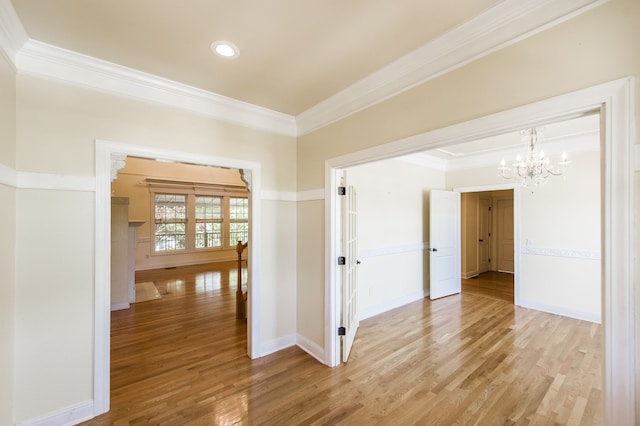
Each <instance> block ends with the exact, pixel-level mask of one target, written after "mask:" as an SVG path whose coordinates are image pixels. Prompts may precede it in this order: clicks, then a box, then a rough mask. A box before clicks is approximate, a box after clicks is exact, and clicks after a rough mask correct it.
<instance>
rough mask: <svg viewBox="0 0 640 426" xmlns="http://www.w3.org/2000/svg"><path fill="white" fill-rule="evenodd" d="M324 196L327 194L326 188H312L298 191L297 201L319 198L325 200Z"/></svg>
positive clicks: (316, 199)
mask: <svg viewBox="0 0 640 426" xmlns="http://www.w3.org/2000/svg"><path fill="white" fill-rule="evenodd" d="M324 196H325V190H324V188H321V189H312V190H309V191H302V192H298V194H297V198H296V200H297V201H318V200H324Z"/></svg>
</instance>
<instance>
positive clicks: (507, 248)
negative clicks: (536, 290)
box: [496, 199, 514, 273]
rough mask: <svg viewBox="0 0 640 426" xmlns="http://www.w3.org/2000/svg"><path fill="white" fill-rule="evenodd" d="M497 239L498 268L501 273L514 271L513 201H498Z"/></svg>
mask: <svg viewBox="0 0 640 426" xmlns="http://www.w3.org/2000/svg"><path fill="white" fill-rule="evenodd" d="M496 210H497V216H498V217H497V221H498V230H497V234H498V235H497V237H498V238H497V239H498V262H497V267H498V271H500V272H511V273H513V271H514V253H513V250H514V242H513V238H514V231H513V229H514V227H513V199H510V200H498V201H497V206H496Z"/></svg>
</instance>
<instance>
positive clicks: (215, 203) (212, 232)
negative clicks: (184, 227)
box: [195, 195, 222, 249]
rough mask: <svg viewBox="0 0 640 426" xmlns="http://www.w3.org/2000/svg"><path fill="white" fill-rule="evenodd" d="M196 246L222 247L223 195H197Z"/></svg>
mask: <svg viewBox="0 0 640 426" xmlns="http://www.w3.org/2000/svg"><path fill="white" fill-rule="evenodd" d="M195 202H196V248H197V249H199V248H207V247H222V197H210V196H202V195H196V197H195Z"/></svg>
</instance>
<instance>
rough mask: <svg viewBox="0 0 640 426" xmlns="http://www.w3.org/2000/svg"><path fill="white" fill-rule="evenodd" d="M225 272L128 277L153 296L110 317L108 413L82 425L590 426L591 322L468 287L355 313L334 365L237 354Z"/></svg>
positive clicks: (596, 372)
mask: <svg viewBox="0 0 640 426" xmlns="http://www.w3.org/2000/svg"><path fill="white" fill-rule="evenodd" d="M212 268H213V269H212ZM233 268H234V265H233V264H217V265H213V266H212V265H208V266H206V267H188V268H177V269H174V270H165V271H148V272H145V273H140V274H138V275H139V276H137V279H139V280H140V281H141V282H148V281H153V282H155V284H156V286H157V287H158V289H159V291H160V293H161V294H162V296H163V297H162V298H161V299H157V300H151V301H146V302H141V303H138V304H135V305H133V307H132V308H131V309H129V310H127V311H117V312H113V314H112V338H111V339H112V340H111V346H112V363H111V383H112V389H111V411H110V412H109V413H106V414H104V415H102V416H100V417H98V418H96V419H93V420H90V421H88V422H86V423H85V424H87V425H107V424H109V425H111V424H115V425H151V424H153V425H217V424H249V425H262V424H265V425H335V424H346V425H361V424H362V425H378V424H380V425H411V424H419V425H451V424H459V425H508V424H518V425H520V424H522V425H534V424H545V425H546V424H572V425H591V424H594V425H595V424H600V423H601V419H602V383H601V376H602V372H601V365H602V354H601V342H600V340H601V327H600V326H599V325H597V324H592V323H587V322H583V321H578V320H573V319H570V318H563V317H559V316H555V315H551V314H546V313H543V312H539V311H533V310H529V309H524V308H520V307H517V306H514V305H513V304H512V303H509V302H508V301H506V300H504V299H501V298H499V297H496V295H495V294H496V291H495V289H492V290H491V291H490V294H482V293H481V291H479V290H478V289H475V291H473V292H471V293H468V292H463V294H460V295H455V296H451V297H447V298H444V299H440V300H436V301H429V300H428V299H425V300H421V301H418V302H415V303H411V304H409V305H406V306H404V307H402V308H399V309H395V310H393V311H390V312H386V313H384V314H381V315H378V316H376V317H374V318H370V319H367V320H365V321H362V322H361V328H360V330H359V332H358V335H357V338H356V342H355V344H354V348H353V352H352V354H351V357H350V359H349V362H348V363H347V364H344V365H341V366H339V367H336V368H328V367H326V366H324V365H322V364H320V363H319V362H318V361H316V360H315V359H314V358H312V357H311V356H309V355H307V354H306V353H304V352H303V351H302V350H300V349H299V348H297V347H291V348H287V349H285V350H283V351H280V352H278V353H275V354H272V355H269V356H266V357H263V358H260V359H257V360H251V359H249V358H248V357H247V356H246V324H245V323H244V322H243V321H238V320H236V319H235V312H234V309H235V281H234V279H233V278H232V279H231V280H230V279H229V277H230V276H232V277H233V275H232V272H233ZM488 286H489V287H491V285H490V284H488ZM503 293H504V292H503ZM488 296H490V297H488Z"/></svg>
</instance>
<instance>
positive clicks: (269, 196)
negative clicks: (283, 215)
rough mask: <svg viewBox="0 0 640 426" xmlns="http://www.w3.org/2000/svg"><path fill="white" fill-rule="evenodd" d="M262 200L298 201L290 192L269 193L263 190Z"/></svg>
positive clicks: (293, 193)
mask: <svg viewBox="0 0 640 426" xmlns="http://www.w3.org/2000/svg"><path fill="white" fill-rule="evenodd" d="M260 199H261V200H269V201H296V199H297V195H296V193H295V192H290V191H268V190H263V191H262V193H261V194H260Z"/></svg>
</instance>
